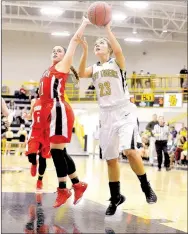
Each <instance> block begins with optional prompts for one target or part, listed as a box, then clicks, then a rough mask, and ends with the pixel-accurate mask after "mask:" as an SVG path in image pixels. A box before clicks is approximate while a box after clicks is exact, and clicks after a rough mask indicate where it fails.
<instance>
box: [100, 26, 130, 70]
mask: <svg viewBox="0 0 188 234" xmlns="http://www.w3.org/2000/svg"><path fill="white" fill-rule="evenodd" d="M105 28H106V31H107V35H108V39H109V41H110V45H111V47H112V50H113V53H114V55H115V57H116V62H117V64H118V65H119V67H120V68H121V69H122V70H125V57H124V55H123V51H122V48H121V46H120V44H119V42H118V41H117V39H116V37H115V36H114V34H113V33H112V31H111V28H110V23H109V24H107V25H106V27H105Z"/></svg>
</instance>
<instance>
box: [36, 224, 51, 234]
mask: <svg viewBox="0 0 188 234" xmlns="http://www.w3.org/2000/svg"><path fill="white" fill-rule="evenodd" d="M49 230H50V228H49V226H48V225H46V224H43V225H42V226H40V227H39V229H38V232H37V233H40V234H43V233H49Z"/></svg>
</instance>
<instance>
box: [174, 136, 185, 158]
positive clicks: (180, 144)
mask: <svg viewBox="0 0 188 234" xmlns="http://www.w3.org/2000/svg"><path fill="white" fill-rule="evenodd" d="M185 142H186V137H184V136H180V139H177V148H176V151H175V159H176V162H178V161H179V160H180V157H181V152H182V151H183V145H184V143H185Z"/></svg>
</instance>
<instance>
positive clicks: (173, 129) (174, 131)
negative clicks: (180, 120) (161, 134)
mask: <svg viewBox="0 0 188 234" xmlns="http://www.w3.org/2000/svg"><path fill="white" fill-rule="evenodd" d="M170 134H172V136H173V138H174V139H175V138H176V136H177V134H178V132H177V131H176V129H175V127H174V126H171V127H170Z"/></svg>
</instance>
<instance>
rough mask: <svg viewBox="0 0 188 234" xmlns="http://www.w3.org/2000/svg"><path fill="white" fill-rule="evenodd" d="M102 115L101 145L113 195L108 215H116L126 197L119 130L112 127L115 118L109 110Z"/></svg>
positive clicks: (107, 211)
mask: <svg viewBox="0 0 188 234" xmlns="http://www.w3.org/2000/svg"><path fill="white" fill-rule="evenodd" d="M100 115H101V116H100V119H101V124H100V125H101V126H100V146H101V149H102V157H103V159H106V161H107V167H108V179H109V189H110V195H111V198H110V204H109V206H108V208H107V210H106V215H114V214H115V212H116V209H117V206H118V205H120V204H122V203H123V202H124V201H125V197H124V196H123V195H121V193H120V187H121V186H120V167H119V161H118V158H119V141H118V135H117V132H115V131H114V130H113V128H112V127H111V126H112V123H113V122H112V121H113V120H112V119H111V117H112V116H111V115H110V114H109V113H107V112H101V114H100ZM107 116H108V117H107ZM105 120H106V121H105Z"/></svg>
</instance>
